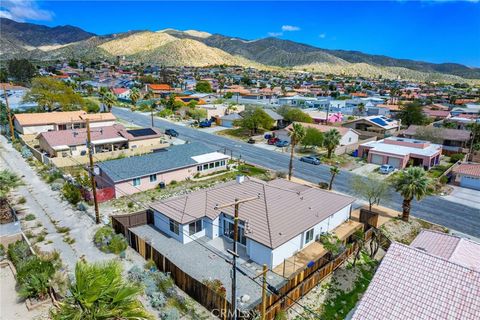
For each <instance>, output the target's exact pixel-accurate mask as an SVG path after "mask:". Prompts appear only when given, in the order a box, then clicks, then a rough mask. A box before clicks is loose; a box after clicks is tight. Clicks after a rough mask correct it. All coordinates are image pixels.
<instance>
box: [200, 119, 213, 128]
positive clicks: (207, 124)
mask: <svg viewBox="0 0 480 320" xmlns="http://www.w3.org/2000/svg"><path fill="white" fill-rule="evenodd" d="M198 126H199V127H200V128H209V127H211V126H212V122H210V120H203V121H200V122H199V123H198Z"/></svg>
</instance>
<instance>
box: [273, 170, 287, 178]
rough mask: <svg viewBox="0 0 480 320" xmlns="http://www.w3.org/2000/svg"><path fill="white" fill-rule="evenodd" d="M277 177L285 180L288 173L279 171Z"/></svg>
mask: <svg viewBox="0 0 480 320" xmlns="http://www.w3.org/2000/svg"><path fill="white" fill-rule="evenodd" d="M275 175H276V176H277V178H281V179H285V178H286V177H287V173H286V172H285V171H277V172H276V173H275Z"/></svg>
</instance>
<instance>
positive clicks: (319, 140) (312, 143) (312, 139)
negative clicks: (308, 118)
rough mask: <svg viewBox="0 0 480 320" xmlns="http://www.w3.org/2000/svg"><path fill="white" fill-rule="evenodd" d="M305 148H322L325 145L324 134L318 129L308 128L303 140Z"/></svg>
mask: <svg viewBox="0 0 480 320" xmlns="http://www.w3.org/2000/svg"><path fill="white" fill-rule="evenodd" d="M302 145H303V147H304V148H307V147H310V148H315V147H321V146H322V145H323V132H321V131H320V130H318V129H316V128H311V127H307V129H305V137H304V138H303V139H302Z"/></svg>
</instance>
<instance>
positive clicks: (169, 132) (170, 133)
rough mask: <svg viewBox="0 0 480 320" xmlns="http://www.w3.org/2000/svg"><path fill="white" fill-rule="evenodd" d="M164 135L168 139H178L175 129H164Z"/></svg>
mask: <svg viewBox="0 0 480 320" xmlns="http://www.w3.org/2000/svg"><path fill="white" fill-rule="evenodd" d="M165 134H166V135H167V136H170V137H174V138H175V137H178V132H177V131H176V130H175V129H166V130H165Z"/></svg>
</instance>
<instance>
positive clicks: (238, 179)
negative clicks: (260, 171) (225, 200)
mask: <svg viewBox="0 0 480 320" xmlns="http://www.w3.org/2000/svg"><path fill="white" fill-rule="evenodd" d="M244 181H245V176H244V175H242V174H239V175H237V183H243V182H244Z"/></svg>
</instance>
